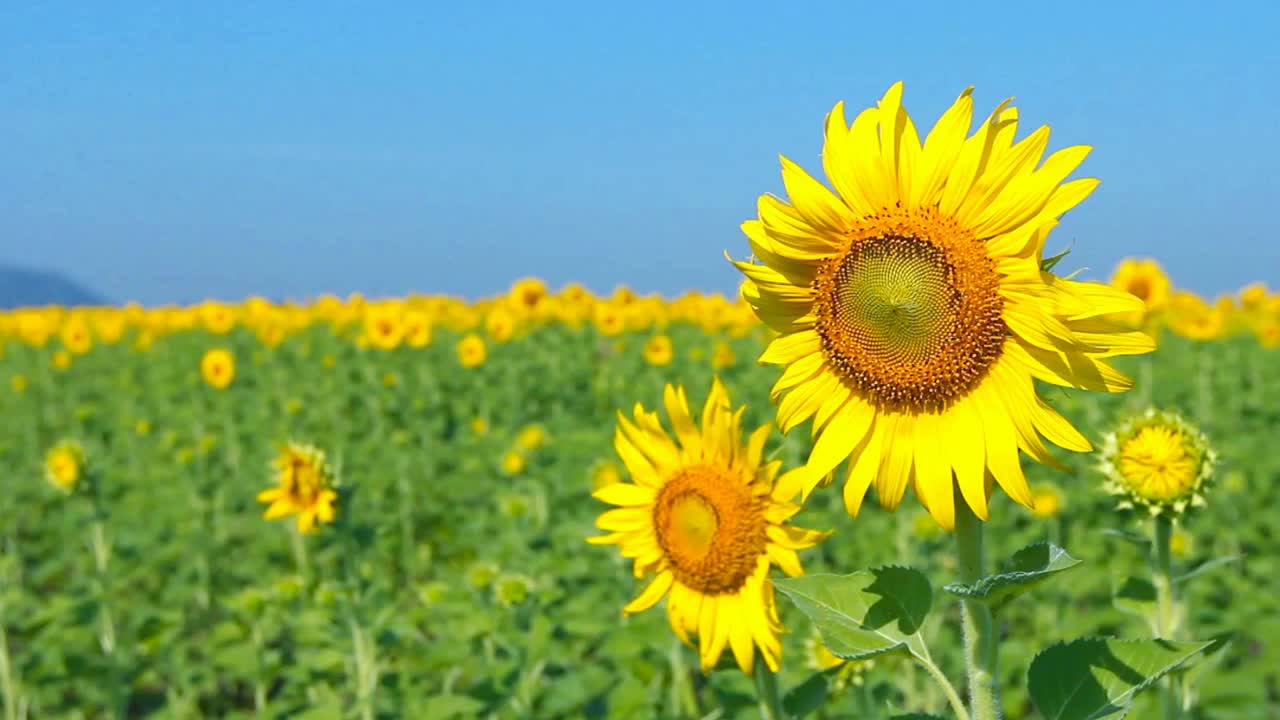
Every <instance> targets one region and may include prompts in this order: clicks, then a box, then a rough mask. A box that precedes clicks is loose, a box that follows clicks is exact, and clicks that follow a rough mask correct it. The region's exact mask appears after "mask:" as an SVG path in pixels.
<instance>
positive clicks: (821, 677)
mask: <svg viewBox="0 0 1280 720" xmlns="http://www.w3.org/2000/svg"><path fill="white" fill-rule="evenodd" d="M829 673H830V671H824V672H816V673H814V674H812V675H810V676H809V677H808V678H807V679H806V680H805V681H804V682H802V683H800V684H799V685H797V686H795V687H793V688H791V690H790V691H789V692H787V695H786V697H784V698H782V709H783V710H785V711H786V714H787V717H790V718H796V719H797V720H799V718H802V717H804V716H806V715H808V714H809V713H811V712H813V711H814V710H817V709H818V708H820V707H822V705H823V704H824V703H826V701H827V693H829V692H830V691H831V679H830V678H829V677H828V675H829Z"/></svg>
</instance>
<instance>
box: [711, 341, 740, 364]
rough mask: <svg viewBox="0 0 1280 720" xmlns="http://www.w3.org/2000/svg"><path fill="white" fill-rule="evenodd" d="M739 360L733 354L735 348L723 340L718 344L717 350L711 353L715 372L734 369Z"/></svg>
mask: <svg viewBox="0 0 1280 720" xmlns="http://www.w3.org/2000/svg"><path fill="white" fill-rule="evenodd" d="M737 360H738V358H737V356H736V355H734V353H733V347H732V346H730V345H729V343H727V342H724V341H723V340H722V341H720V342H718V343H716V349H715V350H713V351H712V352H711V367H712V369H715V370H724V369H725V368H730V367H733V364H734V363H735V362H737Z"/></svg>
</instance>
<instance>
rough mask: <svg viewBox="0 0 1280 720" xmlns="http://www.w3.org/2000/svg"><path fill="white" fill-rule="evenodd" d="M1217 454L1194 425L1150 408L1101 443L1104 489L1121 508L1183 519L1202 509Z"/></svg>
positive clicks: (1175, 415)
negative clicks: (1139, 508)
mask: <svg viewBox="0 0 1280 720" xmlns="http://www.w3.org/2000/svg"><path fill="white" fill-rule="evenodd" d="M1216 460H1217V454H1216V453H1215V452H1214V450H1213V448H1212V447H1210V446H1209V441H1208V439H1207V438H1206V437H1205V436H1204V434H1203V433H1201V432H1200V431H1199V430H1198V429H1196V427H1195V426H1193V425H1192V424H1191V423H1189V422H1187V421H1186V420H1184V419H1183V418H1182V417H1181V416H1179V415H1177V414H1176V413H1172V412H1165V411H1160V410H1156V409H1155V408H1151V409H1148V410H1147V411H1146V412H1144V413H1142V414H1141V415H1138V416H1136V417H1133V418H1131V419H1129V420H1127V421H1125V422H1124V423H1122V424H1121V425H1120V426H1119V427H1118V428H1117V429H1116V430H1115V431H1114V432H1112V433H1110V434H1109V435H1107V437H1106V438H1104V440H1103V447H1102V453H1101V465H1100V470H1101V471H1102V473H1103V476H1104V477H1105V481H1104V483H1103V488H1104V489H1105V490H1106V491H1107V492H1108V493H1110V494H1112V495H1116V496H1119V497H1120V498H1121V500H1120V502H1119V504H1118V507H1119V508H1121V509H1126V508H1133V507H1136V506H1139V505H1141V506H1143V507H1145V508H1146V509H1147V510H1148V511H1149V512H1150V513H1151V514H1152V515H1159V514H1160V513H1162V512H1169V513H1173V514H1176V515H1181V514H1182V513H1184V512H1185V511H1186V509H1187V508H1188V507H1199V506H1202V505H1204V495H1203V490H1204V488H1205V484H1206V483H1207V481H1208V480H1209V477H1210V476H1211V475H1212V474H1213V467H1214V464H1215V462H1216Z"/></svg>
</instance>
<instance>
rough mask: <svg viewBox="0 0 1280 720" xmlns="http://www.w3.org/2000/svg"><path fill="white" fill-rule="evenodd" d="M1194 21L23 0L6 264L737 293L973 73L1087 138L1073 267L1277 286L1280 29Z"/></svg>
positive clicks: (381, 285) (1236, 21)
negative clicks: (833, 185) (738, 266)
mask: <svg viewBox="0 0 1280 720" xmlns="http://www.w3.org/2000/svg"><path fill="white" fill-rule="evenodd" d="M1200 5H1201V4H1199V3H1186V4H1176V3H1168V2H1161V3H1126V2H1114V1H1111V2H1104V3H1017V4H1011V3H1001V4H999V5H995V6H992V7H991V8H988V9H980V8H974V7H971V6H970V4H966V5H965V6H964V7H963V9H962V8H961V6H960V5H959V4H953V3H939V4H936V5H931V4H928V3H913V4H911V5H910V9H909V10H904V9H903V7H904V6H903V5H902V4H899V3H859V2H853V1H852V0H844V1H843V2H837V3H829V4H818V3H777V2H771V3H747V2H737V3H716V4H713V3H699V4H696V6H695V4H691V3H671V4H665V3H657V2H654V3H627V4H623V3H601V2H590V3H531V2H524V3H502V2H488V3H434V2H428V3H385V4H382V6H381V7H380V8H377V7H373V6H372V4H356V3H318V2H312V3H305V4H285V3H239V2H220V3H199V4H197V3H181V4H165V3H145V4H144V3H133V2H123V1H122V2H113V3H6V6H5V8H4V10H3V11H0V263H9V264H19V265H23V266H30V267H45V268H58V269H61V270H63V271H65V272H67V273H68V274H70V275H71V276H73V277H75V278H77V279H80V280H82V281H84V282H86V283H87V284H89V285H90V286H92V287H94V288H96V289H98V290H99V291H101V292H103V293H104V294H106V295H107V296H109V297H110V298H112V299H114V300H120V301H123V300H126V299H136V300H140V301H143V302H148V303H158V302H192V301H196V300H199V299H201V298H204V297H220V298H226V299H234V298H240V297H244V296H246V295H249V294H253V293H259V294H267V295H271V296H274V297H289V296H292V297H302V296H308V295H314V294H316V293H320V292H339V293H345V292H349V291H352V290H361V291H363V292H366V293H368V294H372V295H387V294H400V293H404V292H408V291H419V292H447V293H453V294H460V295H464V296H469V297H475V296H479V295H484V294H489V293H493V292H495V291H499V290H501V289H503V288H505V287H507V286H508V285H509V284H510V282H511V281H512V280H513V279H514V278H516V277H519V276H522V275H530V274H532V275H539V276H542V277H545V278H546V279H547V280H548V281H549V282H550V283H552V284H553V285H559V284H562V283H564V282H568V281H571V280H578V281H583V282H585V283H586V284H587V285H589V286H590V287H592V288H594V289H597V290H607V289H609V288H611V287H612V286H614V285H616V284H618V283H627V284H629V285H632V286H633V287H636V288H637V289H639V290H642V291H660V292H664V293H674V292H677V291H680V290H683V289H687V288H698V289H704V290H723V291H730V290H732V289H733V288H734V287H736V283H737V276H736V273H735V271H733V270H732V268H731V267H730V266H729V265H728V263H726V262H725V260H724V259H723V255H722V252H723V251H724V250H725V249H728V250H730V251H731V252H732V253H734V254H735V255H744V254H745V253H746V250H745V247H746V244H745V241H744V240H743V238H742V236H741V234H740V231H739V230H738V225H739V223H740V222H741V221H742V220H744V219H747V218H749V217H752V216H753V215H754V209H755V199H756V196H757V195H758V194H760V193H763V192H781V190H782V187H781V181H780V178H779V173H778V161H777V153H779V152H781V153H783V154H786V155H787V156H789V157H791V158H792V159H794V160H796V161H797V162H799V163H800V164H801V165H803V166H806V167H808V168H810V169H811V170H813V171H815V172H818V171H820V169H821V165H820V162H819V152H820V150H821V143H822V131H821V127H822V120H823V117H824V115H825V113H826V112H827V110H829V109H830V107H831V106H832V104H833V103H834V102H835V101H837V100H840V99H844V100H846V101H847V102H848V103H849V104H851V105H854V106H863V105H867V104H870V103H873V102H874V101H875V100H876V99H877V98H878V97H879V95H880V94H881V93H882V92H883V90H884V89H885V87H887V86H888V85H889V84H890V83H892V82H893V81H895V80H899V79H901V80H905V81H906V104H907V107H908V109H909V110H910V111H911V112H912V113H913V115H914V116H915V117H916V118H917V124H920V125H927V124H931V123H932V121H933V119H935V118H936V117H937V115H938V113H939V112H941V110H942V109H943V108H944V107H945V106H946V105H947V104H948V103H949V102H950V101H951V100H952V99H953V98H954V97H955V95H956V94H957V93H958V92H959V91H960V90H961V89H963V88H964V87H966V86H968V85H974V86H976V88H977V89H976V92H975V98H976V100H977V106H978V107H979V108H982V109H989V108H990V107H992V106H994V105H995V104H996V103H998V102H999V101H1000V100H1002V99H1004V98H1005V97H1007V96H1010V95H1013V96H1016V97H1017V104H1018V105H1019V107H1020V108H1021V110H1022V117H1023V118H1024V123H1030V124H1034V125H1038V124H1042V123H1048V124H1050V125H1051V126H1052V127H1053V137H1052V140H1051V147H1052V148H1057V147H1063V146H1066V145H1073V144H1081V143H1084V144H1091V145H1093V146H1095V148H1096V149H1095V151H1094V153H1093V155H1092V156H1090V158H1089V160H1088V161H1086V163H1085V165H1084V167H1083V168H1082V170H1081V173H1082V174H1085V175H1091V176H1095V177H1100V178H1102V181H1103V183H1102V186H1101V187H1100V188H1099V190H1098V191H1097V192H1096V193H1095V194H1094V195H1093V197H1092V198H1090V199H1089V200H1087V201H1086V202H1085V203H1084V204H1083V205H1082V206H1081V207H1080V208H1078V209H1076V210H1075V211H1073V212H1072V213H1071V214H1069V215H1068V216H1067V217H1066V219H1065V221H1064V222H1063V224H1062V225H1061V226H1060V227H1059V228H1058V230H1056V231H1055V234H1054V236H1053V237H1051V239H1050V245H1051V246H1064V245H1066V244H1067V243H1069V242H1072V241H1074V243H1075V252H1074V253H1073V255H1072V256H1071V258H1069V259H1068V261H1067V263H1068V266H1070V267H1072V268H1075V267H1080V266H1086V267H1088V268H1090V269H1091V270H1090V274H1092V275H1093V276H1100V275H1105V274H1106V273H1108V272H1109V271H1110V269H1111V267H1112V266H1113V265H1114V263H1115V262H1116V261H1117V260H1118V259H1119V258H1121V257H1123V256H1126V255H1151V256H1154V257H1156V258H1158V259H1160V260H1161V261H1162V262H1163V263H1164V264H1165V265H1166V267H1167V268H1168V269H1169V270H1170V271H1171V273H1172V275H1173V276H1174V280H1175V282H1176V283H1177V284H1179V285H1181V286H1184V287H1190V288H1192V289H1195V290H1198V291H1200V292H1205V293H1213V292H1218V291H1221V290H1226V289H1230V288H1235V287H1238V286H1240V285H1242V284H1244V283H1246V282H1249V281H1252V280H1259V279H1260V280H1268V281H1270V283H1271V285H1272V286H1273V287H1275V286H1276V285H1280V277H1277V275H1280V242H1277V241H1276V233H1277V225H1276V222H1275V218H1276V214H1275V208H1276V204H1277V200H1276V199H1277V195H1278V193H1277V191H1280V181H1277V167H1278V166H1280V163H1278V162H1277V161H1278V160H1280V81H1277V80H1276V78H1277V77H1280V50H1277V49H1276V48H1277V43H1275V42H1274V37H1273V34H1274V32H1273V31H1274V28H1275V27H1276V26H1277V25H1280V10H1277V9H1276V8H1277V4H1276V3H1270V2H1256V3H1225V4H1220V5H1217V6H1215V9H1214V10H1213V11H1212V12H1208V11H1204V10H1199V9H1196V8H1197V7H1198V6H1200ZM304 7H305V10H304V9H303V8H304ZM1064 267H1065V266H1064Z"/></svg>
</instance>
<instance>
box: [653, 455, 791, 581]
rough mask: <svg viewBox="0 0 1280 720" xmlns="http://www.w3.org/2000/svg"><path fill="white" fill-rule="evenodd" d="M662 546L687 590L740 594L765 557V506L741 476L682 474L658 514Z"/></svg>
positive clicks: (694, 469) (691, 470)
mask: <svg viewBox="0 0 1280 720" xmlns="http://www.w3.org/2000/svg"><path fill="white" fill-rule="evenodd" d="M653 525H654V529H655V530H656V534H657V539H658V546H659V547H661V548H662V552H663V555H664V556H665V557H666V559H667V561H668V562H669V563H670V566H671V571H672V573H673V574H674V575H675V577H676V580H678V581H679V582H680V583H681V584H682V585H685V586H687V587H690V588H693V589H695V590H698V591H699V592H702V593H705V594H708V595H723V594H728V593H732V592H735V591H737V590H738V589H739V588H741V587H742V586H743V584H745V583H746V581H747V578H749V577H750V576H751V574H752V573H753V572H755V569H756V564H757V562H758V560H759V558H760V556H761V555H763V554H764V552H765V545H766V542H767V540H766V537H765V522H764V514H763V512H762V508H761V503H760V501H759V500H758V499H757V498H756V497H755V495H754V494H753V493H752V492H751V488H750V487H749V486H748V485H747V484H746V483H744V482H743V481H742V479H741V478H739V477H738V476H736V475H734V474H731V473H728V472H726V471H725V470H723V469H720V468H716V467H711V466H706V465H693V466H689V467H685V468H681V469H680V470H678V471H676V473H675V474H674V475H673V476H672V477H671V478H669V479H668V480H667V483H666V484H665V485H664V486H663V487H662V490H661V491H659V493H658V497H657V500H656V501H655V503H654V508H653Z"/></svg>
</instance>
